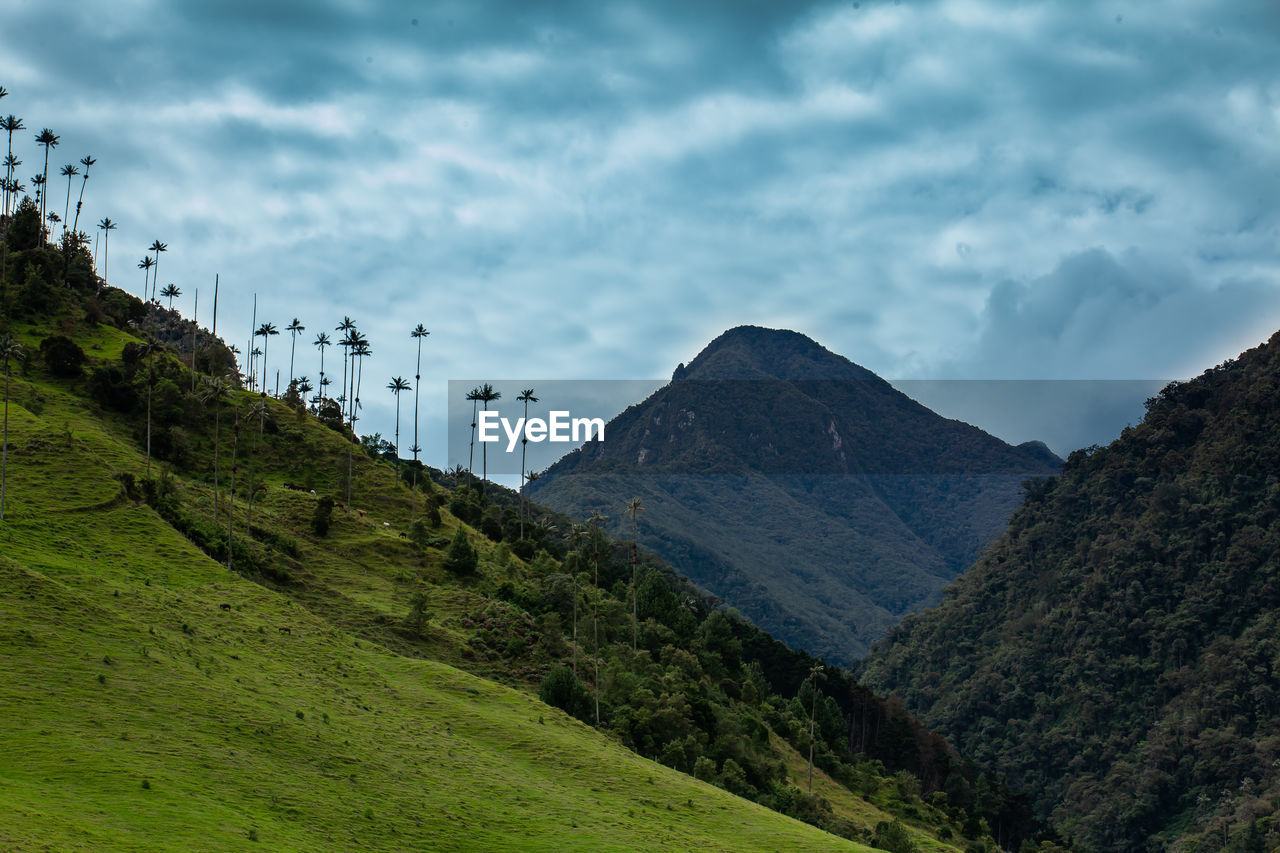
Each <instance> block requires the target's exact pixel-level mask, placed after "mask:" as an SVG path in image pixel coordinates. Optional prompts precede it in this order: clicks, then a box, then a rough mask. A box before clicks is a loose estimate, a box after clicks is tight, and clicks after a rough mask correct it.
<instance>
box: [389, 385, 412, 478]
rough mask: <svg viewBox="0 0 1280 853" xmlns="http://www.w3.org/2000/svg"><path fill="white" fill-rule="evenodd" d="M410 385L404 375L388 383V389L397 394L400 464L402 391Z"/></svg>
mask: <svg viewBox="0 0 1280 853" xmlns="http://www.w3.org/2000/svg"><path fill="white" fill-rule="evenodd" d="M409 388H410V385H409V383H408V382H405V381H404V378H403V377H400V376H394V377H392V379H391V381H390V382H389V383H387V390H388V391H390V392H391V393H392V394H395V395H396V464H397V465H399V464H400V392H402V391H408V390H409Z"/></svg>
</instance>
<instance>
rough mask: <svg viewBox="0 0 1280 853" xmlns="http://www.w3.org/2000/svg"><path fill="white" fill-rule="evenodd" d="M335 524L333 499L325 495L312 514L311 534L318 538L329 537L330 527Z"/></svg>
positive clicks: (318, 501)
mask: <svg viewBox="0 0 1280 853" xmlns="http://www.w3.org/2000/svg"><path fill="white" fill-rule="evenodd" d="M332 523H333V498H331V497H329V496H328V495H325V496H324V497H322V498H320V499H319V500H317V501H316V509H315V512H313V513H312V514H311V532H312V533H314V534H315V535H317V536H321V537H323V536H328V535H329V525H330V524H332Z"/></svg>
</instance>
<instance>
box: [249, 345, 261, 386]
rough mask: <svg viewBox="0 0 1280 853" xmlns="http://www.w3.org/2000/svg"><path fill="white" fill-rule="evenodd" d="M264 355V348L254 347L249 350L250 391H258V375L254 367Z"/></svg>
mask: <svg viewBox="0 0 1280 853" xmlns="http://www.w3.org/2000/svg"><path fill="white" fill-rule="evenodd" d="M261 355H262V347H254V348H253V349H251V350H249V390H250V391H257V390H258V374H257V373H256V372H255V368H254V365H255V364H257V363H258V357H259V356H261Z"/></svg>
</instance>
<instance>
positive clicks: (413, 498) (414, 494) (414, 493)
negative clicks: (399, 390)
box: [409, 323, 431, 526]
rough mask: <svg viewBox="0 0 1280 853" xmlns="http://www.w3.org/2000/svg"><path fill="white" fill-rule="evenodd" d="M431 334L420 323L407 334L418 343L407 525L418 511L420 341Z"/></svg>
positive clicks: (414, 379) (414, 377)
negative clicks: (411, 477) (411, 478)
mask: <svg viewBox="0 0 1280 853" xmlns="http://www.w3.org/2000/svg"><path fill="white" fill-rule="evenodd" d="M429 334H431V333H430V332H428V331H427V328H426V327H425V326H423V325H422V324H421V323H419V324H418V325H417V327H416V328H415V329H414V330H413V331H412V332H410V333H409V337H411V338H413V339H414V340H416V341H417V342H418V366H417V369H416V370H414V373H413V448H412V450H413V483H411V484H410V486H409V501H410V506H409V525H410V526H413V519H414V517H415V516H416V515H417V511H418V454H419V453H420V452H422V448H421V447H419V446H418V388H419V386H420V385H421V384H422V341H423V339H424V338H426V336H427V335H429Z"/></svg>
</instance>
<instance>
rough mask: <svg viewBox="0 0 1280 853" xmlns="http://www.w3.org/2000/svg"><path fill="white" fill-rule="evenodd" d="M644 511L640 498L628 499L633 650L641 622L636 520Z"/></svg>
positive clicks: (636, 644) (638, 548)
mask: <svg viewBox="0 0 1280 853" xmlns="http://www.w3.org/2000/svg"><path fill="white" fill-rule="evenodd" d="M642 512H644V507H643V506H641V505H640V499H639V498H632V499H631V500H629V501H627V514H628V515H630V516H631V651H633V652H634V651H636V649H637V648H638V645H639V644H638V640H639V637H640V629H639V627H638V625H639V623H638V621H637V619H636V616H637V614H638V613H639V610H640V608H639V599H640V597H639V587H637V586H636V578H637V575H638V573H639V570H640V546H639V541H638V538H637V535H636V534H637V531H638V530H639V527H638V525H637V522H636V516H637V515H639V514H640V513H642Z"/></svg>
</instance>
